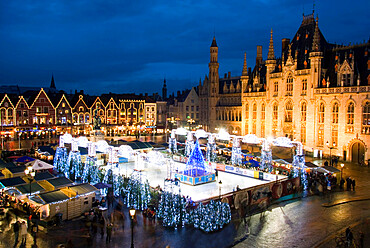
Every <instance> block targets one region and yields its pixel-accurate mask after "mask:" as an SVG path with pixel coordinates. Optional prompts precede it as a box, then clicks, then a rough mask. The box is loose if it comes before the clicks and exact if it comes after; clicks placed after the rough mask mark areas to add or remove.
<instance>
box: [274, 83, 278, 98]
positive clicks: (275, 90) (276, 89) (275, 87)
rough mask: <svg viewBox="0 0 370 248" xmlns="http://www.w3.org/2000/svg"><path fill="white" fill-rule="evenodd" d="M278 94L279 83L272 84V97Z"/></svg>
mask: <svg viewBox="0 0 370 248" xmlns="http://www.w3.org/2000/svg"><path fill="white" fill-rule="evenodd" d="M278 92H279V82H274V95H277V93H278Z"/></svg>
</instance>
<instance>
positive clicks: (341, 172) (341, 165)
mask: <svg viewBox="0 0 370 248" xmlns="http://www.w3.org/2000/svg"><path fill="white" fill-rule="evenodd" d="M340 167H341V168H340V180H341V181H342V178H343V177H342V175H343V167H344V164H340Z"/></svg>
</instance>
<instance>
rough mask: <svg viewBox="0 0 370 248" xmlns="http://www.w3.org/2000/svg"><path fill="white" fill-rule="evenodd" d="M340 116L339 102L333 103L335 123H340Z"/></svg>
mask: <svg viewBox="0 0 370 248" xmlns="http://www.w3.org/2000/svg"><path fill="white" fill-rule="evenodd" d="M338 117H339V104H338V103H334V105H333V121H332V123H333V124H338Z"/></svg>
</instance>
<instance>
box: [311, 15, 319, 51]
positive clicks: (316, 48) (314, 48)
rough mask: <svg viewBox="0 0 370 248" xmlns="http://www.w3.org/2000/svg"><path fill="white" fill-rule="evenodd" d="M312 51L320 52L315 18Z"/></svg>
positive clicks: (317, 25) (317, 26)
mask: <svg viewBox="0 0 370 248" xmlns="http://www.w3.org/2000/svg"><path fill="white" fill-rule="evenodd" d="M312 51H313V52H320V31H319V18H318V17H316V24H315V33H314V34H313V42H312Z"/></svg>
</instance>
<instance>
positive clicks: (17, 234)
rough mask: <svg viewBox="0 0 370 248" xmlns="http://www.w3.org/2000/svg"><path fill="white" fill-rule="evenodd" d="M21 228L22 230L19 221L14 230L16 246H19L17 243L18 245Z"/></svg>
mask: <svg viewBox="0 0 370 248" xmlns="http://www.w3.org/2000/svg"><path fill="white" fill-rule="evenodd" d="M19 228H20V223H19V221H18V220H17V221H16V222H15V223H14V224H13V230H14V244H17V243H18V237H19Z"/></svg>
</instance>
